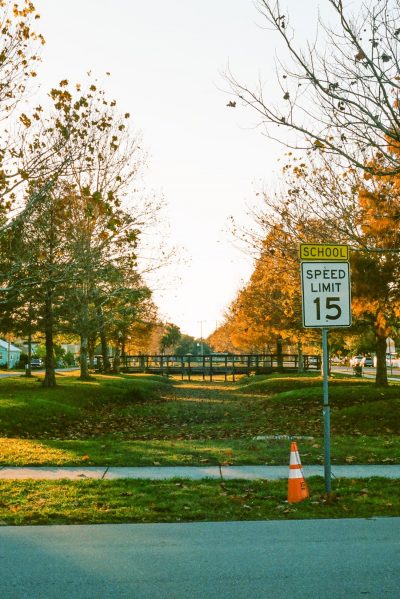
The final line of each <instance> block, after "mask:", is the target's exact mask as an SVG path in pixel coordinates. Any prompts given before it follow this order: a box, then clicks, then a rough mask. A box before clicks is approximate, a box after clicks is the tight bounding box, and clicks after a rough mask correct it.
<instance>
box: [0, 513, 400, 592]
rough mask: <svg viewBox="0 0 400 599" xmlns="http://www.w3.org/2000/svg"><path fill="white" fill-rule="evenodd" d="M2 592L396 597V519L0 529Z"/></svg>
mask: <svg viewBox="0 0 400 599" xmlns="http://www.w3.org/2000/svg"><path fill="white" fill-rule="evenodd" d="M0 560H1V566H2V592H1V597H2V599H28V598H29V599H71V598H74V599H111V598H113V599H120V598H128V597H129V598H130V599H262V598H271V599H304V597H317V598H321V599H355V598H357V597H370V598H371V599H383V598H385V597H387V598H391V599H395V597H398V590H399V585H400V571H399V563H400V518H377V519H368V520H367V519H360V520H358V519H357V520H356V519H354V520H351V519H348V520H345V519H344V520H303V521H281V522H278V521H270V522H265V521H260V522H220V523H213V522H211V523H209V522H207V523H181V524H130V525H114V524H111V525H100V526H86V525H84V526H36V527H30V526H27V527H1V528H0Z"/></svg>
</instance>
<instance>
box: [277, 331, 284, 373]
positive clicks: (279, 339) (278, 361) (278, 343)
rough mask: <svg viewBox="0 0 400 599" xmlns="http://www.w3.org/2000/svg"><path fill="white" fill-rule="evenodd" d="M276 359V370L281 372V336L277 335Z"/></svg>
mask: <svg viewBox="0 0 400 599" xmlns="http://www.w3.org/2000/svg"><path fill="white" fill-rule="evenodd" d="M276 359H277V363H278V372H283V355H282V337H278V339H277V340H276Z"/></svg>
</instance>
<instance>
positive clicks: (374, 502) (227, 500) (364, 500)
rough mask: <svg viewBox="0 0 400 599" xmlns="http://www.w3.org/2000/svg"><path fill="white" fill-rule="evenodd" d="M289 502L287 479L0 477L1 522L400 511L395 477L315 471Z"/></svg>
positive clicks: (339, 515) (387, 513) (291, 516)
mask: <svg viewBox="0 0 400 599" xmlns="http://www.w3.org/2000/svg"><path fill="white" fill-rule="evenodd" d="M307 482H308V486H309V490H310V499H307V500H306V501H303V502H301V503H296V504H292V505H289V504H288V503H287V502H286V493H287V483H286V482H285V481H273V482H270V481H265V480H259V481H227V482H221V481H188V480H178V479H175V480H168V481H157V482H154V481H151V482H150V481H146V480H136V481H132V480H117V481H93V480H88V481H79V482H76V481H32V480H30V481H0V497H1V499H0V525H1V524H3V525H7V524H8V525H10V524H13V525H28V524H83V523H85V524H100V523H110V522H112V523H118V522H190V521H222V520H225V521H226V520H282V519H307V518H356V517H358V518H366V517H368V518H369V517H373V516H400V494H399V492H398V484H399V483H398V481H394V480H385V479H381V478H371V479H363V480H344V479H338V480H335V481H334V488H333V493H332V495H331V497H330V498H329V500H327V498H326V496H325V493H324V482H323V479H322V478H321V477H312V478H310V479H309V480H308V481H307Z"/></svg>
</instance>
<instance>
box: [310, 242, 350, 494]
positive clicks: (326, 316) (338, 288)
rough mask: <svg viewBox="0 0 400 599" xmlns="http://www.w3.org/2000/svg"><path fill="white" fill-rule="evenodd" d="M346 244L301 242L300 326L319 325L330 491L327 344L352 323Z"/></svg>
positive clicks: (325, 446)
mask: <svg viewBox="0 0 400 599" xmlns="http://www.w3.org/2000/svg"><path fill="white" fill-rule="evenodd" d="M348 259H349V248H348V247H347V246H345V245H336V244H322V243H321V244H318V243H314V244H304V243H303V244H300V260H301V287H302V306H303V326H304V327H305V328H321V331H322V364H323V419H324V477H325V492H326V493H327V494H328V493H330V492H331V441H330V427H331V424H330V407H329V387H328V373H329V348H328V331H329V328H331V327H349V326H351V293H350V266H349V263H348Z"/></svg>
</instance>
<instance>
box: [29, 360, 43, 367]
mask: <svg viewBox="0 0 400 599" xmlns="http://www.w3.org/2000/svg"><path fill="white" fill-rule="evenodd" d="M42 367H43V360H42V359H41V358H32V360H31V368H42Z"/></svg>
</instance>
